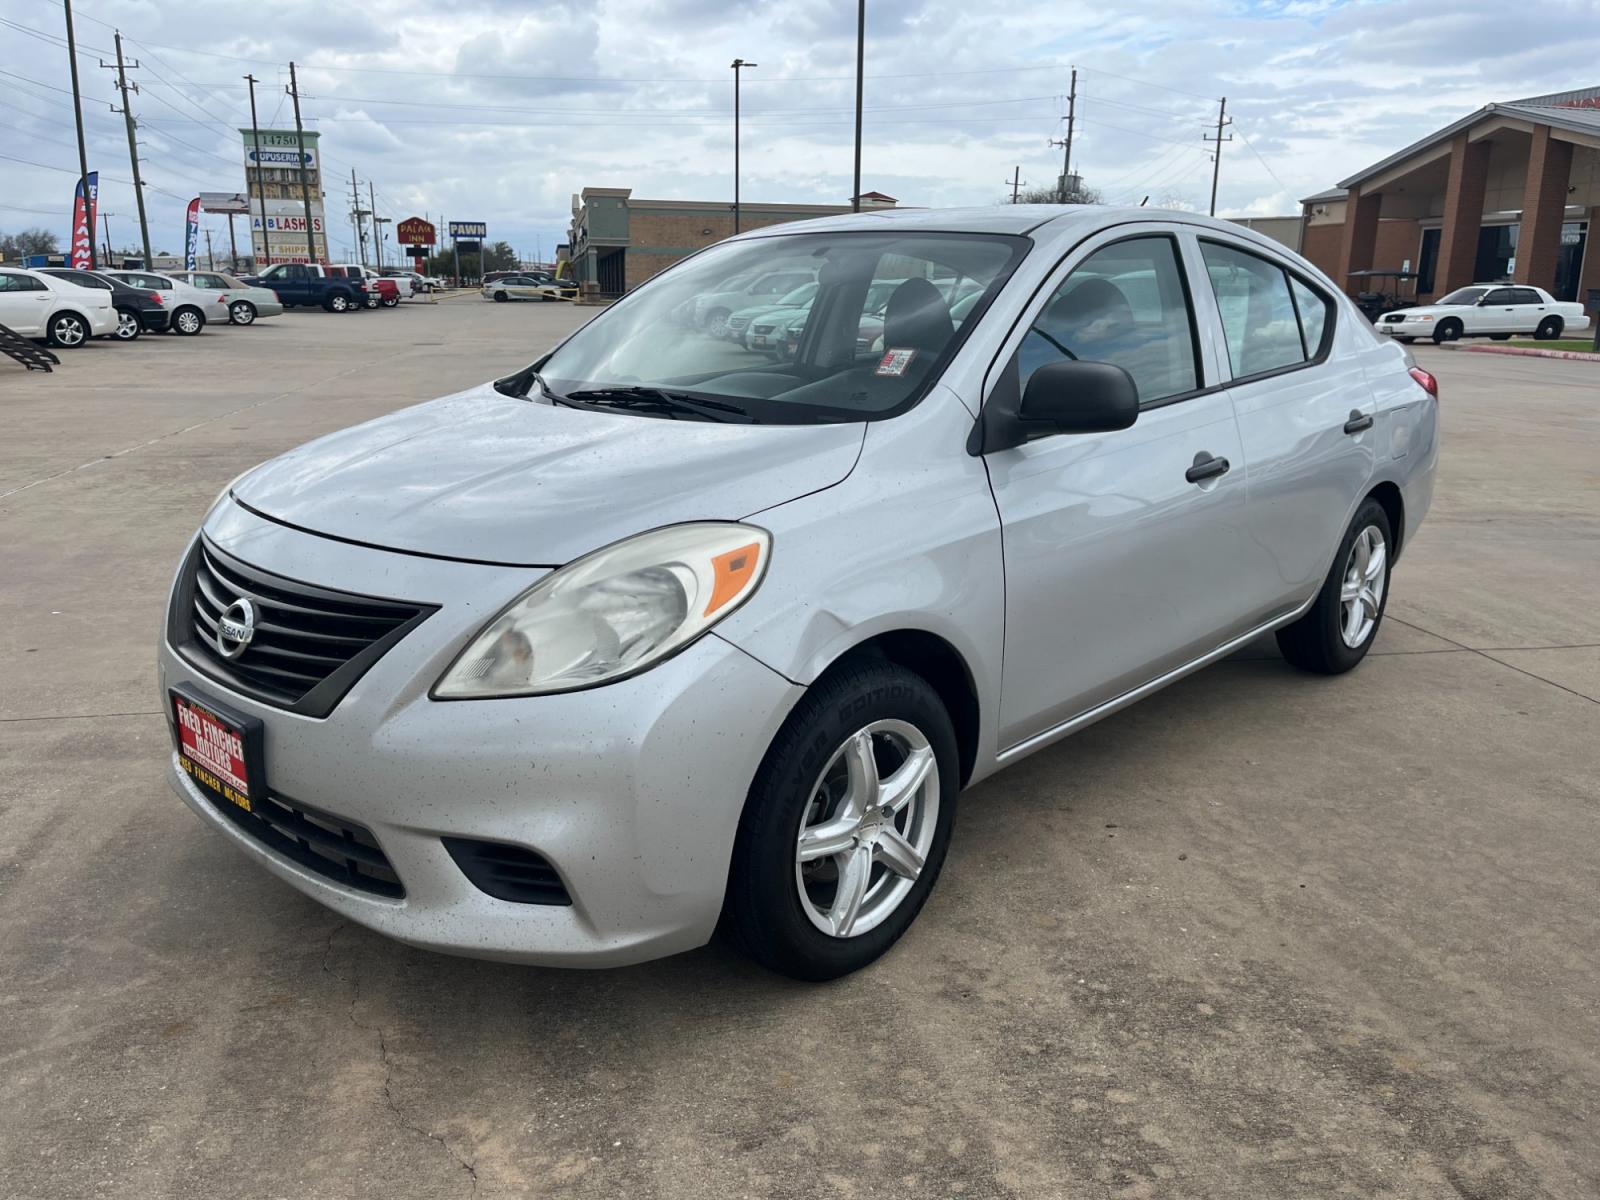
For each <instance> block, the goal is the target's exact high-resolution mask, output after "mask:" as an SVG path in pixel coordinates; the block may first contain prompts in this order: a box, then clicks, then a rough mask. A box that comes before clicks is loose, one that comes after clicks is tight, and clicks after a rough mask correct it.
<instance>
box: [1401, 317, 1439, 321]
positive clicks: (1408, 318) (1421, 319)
mask: <svg viewBox="0 0 1600 1200" xmlns="http://www.w3.org/2000/svg"><path fill="white" fill-rule="evenodd" d="M1406 320H1408V321H1431V320H1433V318H1432V317H1407V318H1406Z"/></svg>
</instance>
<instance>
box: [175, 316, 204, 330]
mask: <svg viewBox="0 0 1600 1200" xmlns="http://www.w3.org/2000/svg"><path fill="white" fill-rule="evenodd" d="M177 321H178V332H179V333H199V332H200V314H199V313H197V312H194V311H192V310H185V311H184V312H181V313H179V314H178V317H177Z"/></svg>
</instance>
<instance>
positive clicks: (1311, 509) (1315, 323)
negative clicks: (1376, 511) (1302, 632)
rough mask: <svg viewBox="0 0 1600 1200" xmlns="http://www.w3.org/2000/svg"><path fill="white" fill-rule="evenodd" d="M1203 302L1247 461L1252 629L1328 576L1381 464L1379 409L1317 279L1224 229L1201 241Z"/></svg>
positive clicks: (1245, 573)
mask: <svg viewBox="0 0 1600 1200" xmlns="http://www.w3.org/2000/svg"><path fill="white" fill-rule="evenodd" d="M1192 248H1193V251H1194V252H1195V253H1196V254H1197V256H1198V258H1199V261H1200V265H1201V270H1202V271H1203V272H1204V275H1203V277H1202V278H1203V281H1204V282H1203V284H1202V287H1203V289H1204V291H1203V294H1202V296H1201V304H1200V307H1201V308H1204V309H1209V312H1208V314H1207V317H1208V319H1207V321H1206V328H1207V329H1208V331H1209V334H1210V336H1211V337H1212V338H1213V339H1214V340H1215V342H1216V345H1217V349H1218V354H1217V357H1218V358H1219V360H1220V361H1221V365H1222V367H1223V369H1224V371H1225V372H1226V376H1227V378H1228V392H1229V395H1230V396H1231V397H1232V400H1233V407H1234V411H1235V412H1236V413H1237V414H1238V420H1239V435H1240V439H1241V440H1242V442H1243V445H1244V459H1245V462H1246V463H1248V464H1249V466H1248V468H1247V474H1246V478H1247V481H1248V484H1249V498H1250V518H1249V519H1250V531H1251V536H1250V538H1249V542H1248V547H1247V550H1248V552H1247V554H1246V555H1245V557H1244V560H1243V562H1242V564H1241V566H1242V571H1241V573H1240V575H1239V577H1238V578H1237V579H1236V580H1235V582H1234V591H1235V594H1236V595H1237V596H1238V598H1239V604H1240V607H1241V609H1243V610H1245V611H1247V612H1248V613H1249V614H1250V618H1251V620H1252V621H1253V622H1255V623H1260V622H1262V621H1265V620H1267V619H1270V618H1272V617H1275V616H1278V615H1281V614H1283V613H1285V612H1287V611H1290V610H1292V609H1293V608H1295V607H1297V606H1298V605H1300V604H1301V603H1302V602H1304V600H1305V599H1306V598H1307V597H1308V596H1310V595H1311V594H1312V593H1313V592H1314V591H1315V590H1316V588H1317V585H1318V584H1320V583H1321V582H1322V579H1323V578H1324V576H1325V575H1326V574H1327V571H1328V566H1329V564H1330V563H1331V562H1332V561H1333V556H1334V554H1335V552H1336V550H1337V549H1338V545H1339V539H1340V538H1341V537H1342V536H1343V533H1344V527H1345V523H1346V522H1347V521H1348V520H1349V518H1350V513H1351V511H1352V509H1353V508H1354V507H1355V503H1356V501H1357V500H1358V499H1359V498H1360V497H1361V496H1362V495H1364V494H1365V493H1366V490H1367V487H1368V483H1369V481H1370V479H1371V478H1372V473H1373V469H1374V467H1375V465H1376V448H1377V446H1378V445H1379V444H1380V443H1379V438H1380V434H1381V432H1382V431H1381V430H1379V429H1378V428H1377V419H1378V418H1377V414H1376V407H1377V406H1376V402H1375V400H1374V399H1373V396H1372V391H1371V389H1370V388H1369V386H1368V384H1367V381H1366V376H1365V374H1364V373H1363V372H1362V370H1361V367H1360V364H1359V363H1358V362H1357V361H1356V359H1355V356H1354V355H1351V354H1341V353H1339V352H1338V351H1337V349H1336V347H1337V346H1338V344H1339V342H1340V340H1341V338H1340V334H1341V333H1342V332H1350V333H1353V332H1354V331H1341V329H1340V328H1339V324H1338V322H1339V318H1340V315H1341V314H1340V310H1339V306H1338V305H1337V304H1335V303H1334V301H1333V299H1332V297H1331V296H1330V295H1329V294H1328V293H1327V292H1326V291H1325V290H1324V288H1323V286H1322V285H1321V284H1320V283H1317V282H1315V281H1313V280H1312V279H1310V278H1309V277H1308V276H1305V275H1303V274H1301V273H1300V272H1299V271H1298V270H1297V269H1295V268H1293V267H1292V266H1291V265H1290V264H1288V263H1287V262H1286V261H1284V260H1282V259H1280V258H1278V257H1277V256H1276V255H1274V254H1272V253H1271V252H1270V251H1268V250H1265V249H1263V248H1262V247H1260V246H1259V245H1255V244H1252V243H1249V242H1245V241H1242V240H1235V239H1233V238H1230V237H1228V236H1227V235H1226V234H1221V233H1212V232H1210V231H1207V232H1206V233H1205V234H1203V235H1200V236H1198V237H1195V238H1193V241H1192Z"/></svg>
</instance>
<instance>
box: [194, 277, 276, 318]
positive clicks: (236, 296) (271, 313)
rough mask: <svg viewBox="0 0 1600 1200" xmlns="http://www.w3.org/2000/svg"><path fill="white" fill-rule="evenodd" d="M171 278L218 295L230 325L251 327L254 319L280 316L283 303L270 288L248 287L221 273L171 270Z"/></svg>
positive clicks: (248, 285)
mask: <svg viewBox="0 0 1600 1200" xmlns="http://www.w3.org/2000/svg"><path fill="white" fill-rule="evenodd" d="M172 276H173V278H174V279H181V280H183V281H184V282H185V283H187V284H190V285H192V286H193V287H197V288H200V289H201V290H203V291H214V292H217V293H218V294H219V295H221V297H222V298H223V299H224V300H225V301H226V302H227V305H228V324H230V325H254V324H255V323H256V318H258V317H281V316H283V302H282V301H281V300H279V299H278V293H277V292H275V291H273V290H272V289H271V288H264V287H258V286H256V285H253V284H248V283H246V282H244V280H242V279H239V278H237V277H236V276H233V275H229V274H227V273H225V272H223V271H174V272H172Z"/></svg>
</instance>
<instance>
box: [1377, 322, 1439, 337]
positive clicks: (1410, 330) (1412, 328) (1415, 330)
mask: <svg viewBox="0 0 1600 1200" xmlns="http://www.w3.org/2000/svg"><path fill="white" fill-rule="evenodd" d="M1436 324H1437V322H1435V321H1384V320H1379V322H1378V323H1377V325H1376V326H1375V328H1376V329H1377V331H1378V332H1379V333H1387V334H1389V335H1391V336H1392V337H1432V336H1433V329H1434V326H1435V325H1436Z"/></svg>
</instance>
